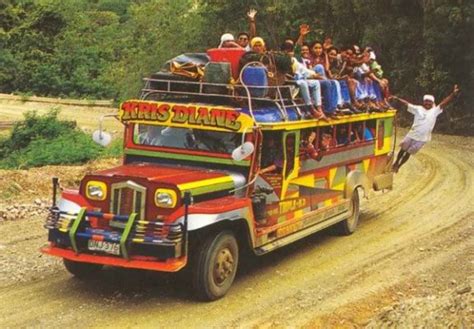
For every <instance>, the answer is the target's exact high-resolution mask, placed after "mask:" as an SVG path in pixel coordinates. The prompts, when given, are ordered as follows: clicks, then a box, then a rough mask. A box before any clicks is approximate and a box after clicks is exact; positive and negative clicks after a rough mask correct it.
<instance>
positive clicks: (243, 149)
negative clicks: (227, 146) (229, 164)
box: [232, 142, 255, 161]
mask: <svg viewBox="0 0 474 329" xmlns="http://www.w3.org/2000/svg"><path fill="white" fill-rule="evenodd" d="M254 150H255V146H253V144H252V142H245V143H243V144H242V145H240V146H239V147H237V148H236V149H235V150H233V151H232V159H234V160H235V161H242V160H243V159H245V158H246V157H248V156H249V155H250V154H252V153H253V151H254Z"/></svg>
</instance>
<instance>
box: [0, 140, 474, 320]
mask: <svg viewBox="0 0 474 329" xmlns="http://www.w3.org/2000/svg"><path fill="white" fill-rule="evenodd" d="M473 142H474V139H473V138H464V137H451V136H441V135H436V136H435V137H434V140H433V141H432V142H431V143H430V144H428V145H427V146H426V147H425V148H424V149H423V150H422V152H420V154H418V155H417V156H416V157H414V158H413V159H410V161H409V162H408V163H407V164H406V166H405V167H403V168H402V170H401V171H400V173H399V174H398V175H397V176H396V180H395V188H394V190H393V191H391V192H388V193H377V194H375V193H374V194H372V195H370V199H369V200H368V201H366V202H364V203H363V204H362V209H361V211H362V214H361V219H360V226H359V228H358V230H357V231H356V232H355V233H354V234H353V235H351V236H348V237H342V238H341V237H336V236H333V235H331V234H330V233H328V232H326V231H325V232H320V233H318V234H316V235H313V236H311V237H309V238H307V239H305V240H302V241H299V242H297V243H295V244H293V245H290V246H288V247H286V248H283V249H281V250H278V251H276V252H274V253H271V254H269V255H266V256H264V257H260V258H255V259H251V260H248V261H247V262H245V264H244V265H245V267H244V268H242V269H241V271H240V272H239V274H238V276H237V278H236V281H235V282H234V285H233V287H232V289H231V290H230V292H229V294H228V295H227V296H225V297H224V298H223V299H221V300H218V301H216V302H213V303H201V302H197V301H195V300H194V299H193V296H192V294H191V293H190V288H189V287H187V286H186V285H185V283H184V282H183V281H179V280H176V278H175V277H174V276H172V275H168V274H160V273H153V272H146V271H136V270H125V269H112V268H108V269H106V270H104V271H102V272H101V273H100V274H99V275H98V277H97V278H96V279H94V280H92V281H89V282H81V281H79V280H76V279H74V278H72V277H71V276H70V275H69V274H68V273H67V272H66V271H65V270H64V269H63V267H62V264H61V262H60V261H59V260H58V259H55V258H51V257H47V256H43V255H41V254H40V253H39V252H38V249H39V247H40V246H42V245H43V244H44V243H45V241H46V231H45V230H44V229H43V228H42V224H43V221H44V218H37V217H32V218H28V219H24V220H18V221H3V222H0V267H1V268H0V324H1V325H2V327H17V326H19V327H29V326H35V327H62V326H72V327H84V326H88V327H104V326H108V327H136V326H139V327H176V328H182V327H187V328H189V327H203V328H204V327H206V328H209V327H219V328H220V327H256V328H270V327H307V328H312V327H321V326H326V327H347V328H353V327H361V326H366V325H368V326H369V327H379V326H382V325H387V326H390V325H391V324H392V325H393V324H397V323H398V324H399V325H400V326H408V327H410V326H413V324H415V325H425V326H428V327H432V326H435V327H436V326H438V327H445V326H448V325H453V326H454V327H460V326H462V325H464V326H465V327H470V326H472V325H473V323H474V320H473V318H474V313H473V301H474V297H473V292H472V288H471V287H473V285H474V275H473V274H474V271H473V268H474V257H473V256H474V238H473V237H474V234H473V233H474V202H472V200H473V198H474V190H473V185H472V183H473V177H474V175H473V173H474V170H473V169H474V143H473ZM93 167H94V164H92V165H89V167H88V170H90V169H91V168H93ZM52 170H54V167H49V168H48V169H47V174H45V175H44V177H41V176H42V175H41V170H38V176H37V180H40V179H43V178H44V179H46V180H48V181H49V177H48V175H49V174H50V173H51V171H52ZM75 170H77V172H76V171H75V173H76V174H78V175H79V174H80V173H81V169H80V168H76V169H75ZM84 170H86V169H84ZM58 171H59V172H58V175H59V176H60V177H61V173H66V172H67V170H63V169H60V170H58ZM15 173H17V172H15ZM11 174H14V172H8V171H2V172H0V181H2V187H0V189H2V188H4V184H5V183H4V182H7V181H8V177H10V175H11ZM31 179H33V178H31ZM65 180H66V181H67V178H65ZM71 183H72V181H71ZM33 190H34V189H33ZM43 193H44V191H43ZM27 195H28V197H30V198H34V197H38V196H37V195H33V194H27ZM0 202H1V201H0ZM3 202H4V204H3V205H0V206H6V204H5V203H6V202H5V201H3ZM8 203H12V201H11V200H9V201H8ZM456 298H457V299H456ZM451 300H453V301H452V303H451ZM456 300H457V301H456ZM443 303H444V304H443ZM446 303H447V304H446ZM456 303H457V304H456ZM451 304H452V305H451ZM420 305H421V306H420ZM437 305H441V306H439V307H438V308H436V307H437ZM446 305H447V306H446ZM463 305H464V306H463ZM405 306H406V309H405ZM404 310H405V311H404ZM433 310H436V312H434V311H433ZM413 316H415V320H413ZM416 316H418V317H419V320H416ZM410 321H411V322H410ZM413 321H414V322H413ZM417 321H418V322H417Z"/></svg>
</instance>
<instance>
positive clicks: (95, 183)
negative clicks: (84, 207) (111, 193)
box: [85, 180, 107, 201]
mask: <svg viewBox="0 0 474 329" xmlns="http://www.w3.org/2000/svg"><path fill="white" fill-rule="evenodd" d="M91 188H96V189H97V190H99V191H100V192H102V193H101V195H93V194H91ZM85 191H86V197H87V198H88V199H90V200H96V201H104V200H105V199H107V184H106V183H104V182H101V181H97V180H91V181H88V182H87V184H86V189H85Z"/></svg>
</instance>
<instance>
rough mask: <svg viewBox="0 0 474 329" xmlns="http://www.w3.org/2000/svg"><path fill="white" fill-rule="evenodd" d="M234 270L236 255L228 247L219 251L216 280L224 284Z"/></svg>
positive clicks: (215, 272) (215, 267)
mask: <svg viewBox="0 0 474 329" xmlns="http://www.w3.org/2000/svg"><path fill="white" fill-rule="evenodd" d="M233 271H234V257H233V256H232V253H231V251H230V250H229V249H228V248H225V249H222V250H221V251H219V253H218V254H217V257H216V263H215V266H214V280H215V282H216V283H217V284H222V283H224V281H225V280H226V279H227V278H228V277H229V276H230V275H231V274H232V272H233Z"/></svg>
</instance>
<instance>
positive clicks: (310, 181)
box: [290, 174, 316, 187]
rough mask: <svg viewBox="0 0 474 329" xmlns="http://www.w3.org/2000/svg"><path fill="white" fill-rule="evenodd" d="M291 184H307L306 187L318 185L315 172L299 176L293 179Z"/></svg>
mask: <svg viewBox="0 0 474 329" xmlns="http://www.w3.org/2000/svg"><path fill="white" fill-rule="evenodd" d="M290 184H295V185H299V186H306V187H315V186H316V181H315V179H314V175H313V174H309V175H306V176H301V177H297V178H295V179H292V180H291V182H290Z"/></svg>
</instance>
